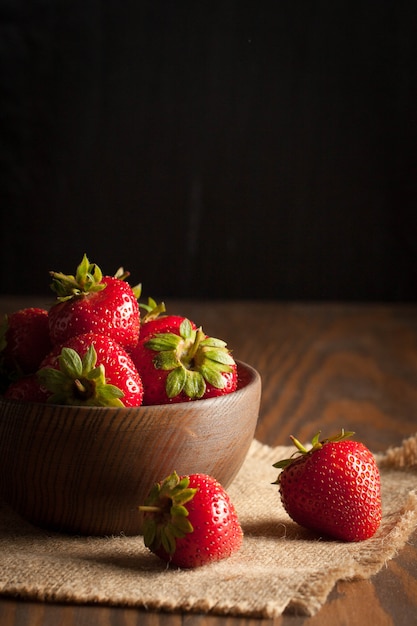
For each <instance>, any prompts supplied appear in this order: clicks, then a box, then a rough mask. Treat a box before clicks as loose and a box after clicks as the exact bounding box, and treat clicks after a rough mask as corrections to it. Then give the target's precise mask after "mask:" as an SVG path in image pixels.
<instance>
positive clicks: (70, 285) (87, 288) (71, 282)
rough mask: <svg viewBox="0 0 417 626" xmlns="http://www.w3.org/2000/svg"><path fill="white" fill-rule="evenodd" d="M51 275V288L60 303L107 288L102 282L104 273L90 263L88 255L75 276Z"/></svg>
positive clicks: (84, 257) (53, 273) (57, 273)
mask: <svg viewBox="0 0 417 626" xmlns="http://www.w3.org/2000/svg"><path fill="white" fill-rule="evenodd" d="M49 273H50V275H51V276H52V283H51V285H50V287H51V289H52V291H54V292H55V293H56V294H57V299H58V300H59V301H60V302H64V301H65V300H69V299H71V298H74V297H77V296H83V295H86V294H88V293H94V292H97V291H102V290H103V289H104V288H105V287H106V284H105V283H103V282H102V279H103V273H102V271H101V269H100V268H99V266H98V265H96V264H95V263H90V261H89V260H88V257H87V255H86V254H84V256H83V258H82V261H81V263H80V264H79V265H78V267H77V270H76V273H75V276H73V275H72V274H63V273H62V272H49Z"/></svg>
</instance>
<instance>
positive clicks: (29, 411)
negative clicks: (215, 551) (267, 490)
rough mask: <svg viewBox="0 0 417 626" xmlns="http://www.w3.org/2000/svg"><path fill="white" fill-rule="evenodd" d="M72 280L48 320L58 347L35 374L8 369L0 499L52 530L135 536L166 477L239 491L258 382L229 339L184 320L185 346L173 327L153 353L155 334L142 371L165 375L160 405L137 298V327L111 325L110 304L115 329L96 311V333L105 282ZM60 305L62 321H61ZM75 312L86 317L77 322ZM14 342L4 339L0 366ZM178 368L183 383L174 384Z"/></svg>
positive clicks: (49, 348) (86, 273)
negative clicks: (208, 480) (198, 478)
mask: <svg viewBox="0 0 417 626" xmlns="http://www.w3.org/2000/svg"><path fill="white" fill-rule="evenodd" d="M56 277H57V276H56V273H54V278H55V279H56ZM59 277H60V279H61V278H62V276H61V275H60V276H59ZM73 278H74V281H71V280H70V281H69V282H70V283H71V284H72V289H73V290H74V293H72V295H71V294H70V293H69V294H68V293H65V294H63V293H62V291H61V292H60V294H61V295H60V296H59V297H60V298H63V299H62V300H60V301H59V304H58V305H57V304H54V305H53V306H52V307H51V309H50V311H49V315H50V312H51V311H52V310H53V321H50V325H49V327H50V343H49V340H48V341H47V342H46V347H45V351H46V354H44V355H43V357H42V358H40V357H39V358H38V359H37V361H36V363H37V364H36V366H35V367H34V368H33V370H34V371H25V372H24V373H22V372H20V373H18V372H17V371H12V370H10V368H8V366H7V368H6V365H7V364H6V365H5V364H4V362H3V370H2V381H3V386H2V391H1V393H2V395H1V396H0V415H1V419H0V499H3V500H4V501H6V502H7V503H9V504H10V505H11V506H12V507H13V508H14V509H15V510H16V511H18V512H19V513H20V514H21V515H22V516H24V517H25V518H27V519H28V520H30V521H31V522H32V523H34V524H37V525H40V526H43V527H47V528H51V529H54V530H58V531H63V532H70V533H79V534H91V535H110V534H119V533H125V534H126V535H132V534H138V533H139V532H140V530H141V525H142V520H141V514H140V513H139V512H138V505H139V504H140V503H143V501H144V500H145V498H146V496H147V494H148V493H149V490H150V489H151V487H152V485H153V484H154V483H155V482H157V481H159V480H162V479H163V478H164V477H165V476H168V475H170V474H172V473H173V472H178V474H179V475H190V474H206V475H210V476H212V477H213V478H215V479H216V480H217V481H218V482H219V483H220V484H221V485H223V487H225V488H227V486H228V485H229V484H230V483H231V482H232V480H233V479H234V477H235V476H236V474H237V472H238V471H239V469H240V467H241V465H242V463H243V461H244V459H245V457H246V454H247V452H248V449H249V446H250V444H251V442H252V439H253V436H254V432H255V428H256V424H257V419H258V413H259V405H260V396H261V380H260V376H259V374H258V372H256V370H254V369H253V368H252V367H250V366H249V365H247V364H245V363H243V362H240V361H236V360H235V359H234V358H232V356H231V353H230V352H229V351H228V349H227V348H226V344H225V343H224V342H222V341H219V340H217V339H216V340H212V339H211V338H209V337H207V336H206V335H205V334H204V333H203V332H202V330H201V329H198V328H197V326H196V324H194V323H193V322H192V321H191V320H187V321H185V322H184V318H182V320H181V322H180V323H179V324H178V330H177V331H175V332H178V334H177V335H176V336H177V339H175V338H174V339H173V338H172V336H171V337H166V335H169V334H171V335H172V332H170V331H172V330H173V327H172V326H170V328H169V329H168V327H165V331H164V332H165V340H167V341H168V344H167V348H166V351H165V350H164V349H162V350H161V349H160V350H154V348H155V345H156V344H155V339H156V340H157V341H156V343H157V344H158V341H160V340H163V337H157V338H155V334H153V335H152V337H150V336H149V337H148V340H147V342H150V343H148V346H147V348H146V350H148V351H150V352H149V354H152V355H153V357H152V359H149V358H148V356H149V355H147V359H146V369H147V371H148V374H149V371H152V370H150V368H151V366H152V367H153V366H154V365H155V366H156V367H155V371H154V372H153V375H154V377H155V380H156V378H158V375H159V374H163V376H162V377H161V378H162V379H163V385H159V392H158V393H159V394H160V395H159V397H158V401H157V403H156V402H153V403H147V404H145V403H144V398H145V394H146V390H147V387H148V386H149V385H150V384H153V383H149V382H146V383H145V381H146V380H147V377H146V376H144V377H143V380H142V376H141V373H140V370H141V362H140V359H139V357H138V351H137V350H136V346H137V345H138V342H139V337H140V334H141V331H142V328H144V327H145V324H146V322H145V321H143V320H140V314H139V312H138V310H136V307H135V305H134V303H133V301H132V298H131V294H130V291H129V289H127V288H126V287H124V288H123V289H124V293H125V296H124V298H125V301H126V303H127V304H128V307H127V308H128V310H129V312H132V311H133V312H134V311H135V310H136V314H135V315H136V320H133V319H130V317H129V315H130V313H129V315H127V316H126V317H124V318H123V319H124V321H123V322H120V319H121V316H120V314H116V315H114V316H113V317H112V316H111V315H110V314H109V310H110V308H111V299H109V300H107V303H106V306H105V309H106V311H107V313H106V315H108V320H107V323H105V324H102V323H100V319H99V318H100V316H99V315H98V316H97V313H96V312H94V315H95V321H94V324H92V325H89V321H88V315H87V313H86V311H88V310H90V309H91V310H93V311H94V309H95V302H97V303H99V305H100V306H101V303H102V302H103V298H104V293H105V290H106V289H107V283H109V281H108V279H107V278H106V277H105V276H104V277H103V275H102V274H101V272H99V271H97V268H96V266H95V265H94V264H90V263H89V261H88V259H86V257H85V258H84V259H83V261H82V263H81V264H80V266H79V268H78V269H77V272H76V274H75V275H74V277H73ZM116 280H121V281H125V277H121V278H117V279H116ZM80 281H81V282H85V283H94V281H98V285H100V284H103V285H104V286H103V287H101V288H97V289H96V288H94V289H93V290H92V291H91V290H90V291H89V290H87V291H86V292H85V291H84V290H83V289H81V288H79V287H76V286H75V283H76V282H78V283H79V282H80ZM111 282H112V290H113V287H114V281H111ZM98 285H96V287H97V286H98ZM116 291H117V290H116ZM109 293H110V291H109ZM119 293H120V292H119ZM96 294H100V298H98V297H97V296H96ZM119 302H120V299H119ZM61 303H63V304H68V306H66V307H64V306H60V304H61ZM57 306H58V307H59V309H60V310H61V311H62V312H63V313H62V314H63V316H66V318H65V319H63V320H60V319H59V315H57V311H58V309H56V308H55V307H57ZM77 307H78V308H79V311H81V313H80V315H78V314H74V310H75V309H77ZM103 315H104V313H103ZM122 317H123V315H122ZM169 317H170V316H168V315H167V316H166V318H169ZM79 319H80V320H81V322H82V323H80V325H77V324H78V321H77V320H79ZM112 319H113V320H114V324H115V325H116V326H117V328H116V333H114V332H113V325H114V324H113V322H112V321H111V320H112ZM161 319H162V317H161ZM167 321H168V322H169V320H167V319H165V322H167ZM158 324H161V323H160V322H158ZM162 326H163V325H162ZM162 326H160V328H162ZM6 327H7V320H6ZM121 328H124V329H125V330H126V332H122V331H121ZM150 328H151V327H148V329H150ZM57 329H60V332H58V330H57ZM69 329H70V330H69ZM71 329H72V330H71ZM74 329H75V330H74ZM64 331H65V333H64ZM146 332H147V331H146ZM146 332H145V330H144V337H145V335H146ZM66 333H68V334H66ZM181 333H182V335H184V336H182V335H181ZM174 334H175V333H174ZM64 335H65V336H64ZM135 335H136V340H135V339H134V337H135ZM7 336H8V335H7V332H6V333H4V334H3V338H4V340H3V342H2V344H1V350H0V361H1V355H2V352H3V351H4V350H5V346H7ZM118 337H119V338H120V337H121V343H120V339H118ZM172 341H174V343H177V344H178V345H179V344H181V345H183V347H184V350H183V351H182V352H183V354H182V357H181V358H178V359H177V356H175V355H174V354H173V353H172V345H171V343H170V342H172ZM50 344H51V345H50ZM185 346H187V350H185ZM157 347H158V346H157ZM159 348H161V345H160V344H159ZM162 348H164V344H162ZM193 350H194V351H195V358H194V357H193V354H192V353H193ZM201 350H203V352H201ZM170 351H171V355H170V354H168V352H170ZM161 352H162V353H163V354H162V356H161ZM197 353H198V356H197ZM184 358H185V361H184ZM138 359H139V360H138ZM175 359H177V361H175ZM216 359H217V360H216ZM174 361H175V363H174ZM168 363H170V364H171V366H172V365H173V364H174V367H171V366H170V367H169V368H168V366H167V364H168ZM152 364H153V365H152ZM160 365H162V367H160ZM0 367H2V365H1V363H0ZM5 369H7V371H5ZM175 369H176V370H177V372H176V374H174V375H173V376H171V378H173V379H175V385H173V386H172V385H171V386H170V385H169V384H168V385H167V378H168V377H169V375H170V373H171V372H172V371H173V370H175ZM184 370H185V371H184ZM189 372H191V374H189ZM184 373H185V376H184ZM189 378H190V379H192V380H194V381H197V382H196V384H192V383H190V380H188V379H189ZM155 384H156V383H155ZM162 389H164V390H165V391H167V393H166V395H165V396H163V395H161V394H162ZM175 390H176V391H177V393H175ZM173 394H174V395H173ZM190 394H191V395H190ZM176 395H178V396H179V397H178V398H177V397H176Z"/></svg>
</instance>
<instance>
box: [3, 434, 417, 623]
mask: <svg viewBox="0 0 417 626" xmlns="http://www.w3.org/2000/svg"><path fill="white" fill-rule="evenodd" d="M289 452H292V450H291V451H290V450H289V449H288V448H286V447H278V448H275V449H273V448H270V447H267V446H264V445H262V444H260V443H259V442H258V441H253V443H252V446H251V449H250V452H249V454H248V456H247V459H246V461H245V463H244V465H243V467H242V469H241V471H240V473H239V475H238V476H237V478H236V479H235V481H234V482H233V485H232V486H231V487H230V489H229V492H230V494H231V497H232V499H233V501H234V503H235V506H236V508H237V510H238V514H239V517H240V520H241V524H242V527H243V530H244V533H245V538H244V543H243V547H242V549H241V550H240V551H239V552H238V553H237V554H235V555H234V556H232V557H231V558H230V559H227V560H225V561H221V562H219V563H215V564H212V565H209V566H205V567H202V568H200V569H196V570H188V571H186V570H182V571H181V570H171V569H166V567H165V564H163V563H162V561H159V560H158V559H157V558H156V557H154V556H153V555H152V554H150V553H149V552H148V551H147V550H146V549H145V548H144V547H143V543H142V538H141V537H125V536H117V537H108V538H97V537H95V538H93V537H76V536H65V535H59V534H53V533H50V532H46V531H43V530H39V529H38V528H35V527H33V526H32V525H30V524H29V523H27V522H25V521H24V520H22V519H21V518H19V517H18V516H17V515H16V514H15V513H14V512H12V511H11V510H10V509H9V508H8V507H6V506H5V505H2V506H0V593H1V594H2V595H7V596H16V597H20V598H27V599H38V600H43V601H51V602H53V601H59V602H68V603H97V604H103V605H104V604H105V605H114V606H117V605H118V606H137V607H145V608H148V609H153V610H164V611H199V612H212V613H217V614H229V615H239V616H251V617H277V616H279V615H280V614H281V613H283V612H284V611H286V610H287V611H289V610H294V609H295V610H297V611H298V612H300V613H304V614H306V615H313V614H314V613H316V612H317V611H318V609H319V608H320V607H321V606H322V604H323V603H324V602H325V600H326V598H327V596H328V594H329V592H330V591H331V589H332V587H333V586H334V584H335V583H336V581H338V580H340V579H355V578H367V577H370V576H371V575H373V574H375V573H376V572H377V571H378V570H379V569H380V568H381V567H382V566H383V565H384V564H385V563H386V561H387V560H388V559H390V558H392V557H393V556H395V554H396V553H397V552H398V551H399V550H400V549H401V547H402V546H403V545H404V544H405V542H406V541H407V540H408V538H409V537H410V535H411V533H412V532H413V530H414V529H415V528H416V524H417V489H416V487H417V483H416V477H417V435H416V436H415V437H412V438H410V439H408V440H406V441H404V443H403V445H402V446H401V447H399V448H394V449H390V450H388V451H387V452H386V453H385V454H381V455H378V456H377V461H378V463H379V466H380V469H381V476H382V496H383V520H382V525H381V527H380V529H379V530H378V533H377V534H376V536H374V537H373V538H372V539H369V540H368V541H366V542H362V543H357V544H344V543H340V542H337V541H329V540H324V539H320V538H318V537H316V536H313V535H312V534H310V533H309V532H307V531H306V530H303V529H302V528H300V527H298V526H297V525H296V524H294V523H293V522H292V521H291V520H290V519H289V518H288V517H287V515H286V513H285V511H284V510H283V508H282V506H281V503H280V499H279V495H278V492H277V486H276V485H272V484H271V483H272V481H274V480H275V478H276V476H277V473H276V470H275V469H274V468H273V467H272V463H273V462H275V461H277V460H278V459H280V458H285V457H287V456H288V453H289Z"/></svg>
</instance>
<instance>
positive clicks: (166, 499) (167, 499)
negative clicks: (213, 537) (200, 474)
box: [138, 471, 198, 555]
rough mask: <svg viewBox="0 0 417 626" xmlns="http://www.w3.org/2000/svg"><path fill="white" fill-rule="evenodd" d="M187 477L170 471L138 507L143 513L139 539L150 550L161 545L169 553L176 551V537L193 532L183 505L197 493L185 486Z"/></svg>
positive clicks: (195, 489) (188, 481)
mask: <svg viewBox="0 0 417 626" xmlns="http://www.w3.org/2000/svg"><path fill="white" fill-rule="evenodd" d="M189 484H190V479H189V477H188V476H183V477H181V478H180V477H179V476H178V474H177V473H176V472H175V471H174V472H173V473H172V474H170V475H169V476H167V477H166V478H165V479H164V480H163V481H162V482H159V483H155V484H154V486H153V487H152V489H151V491H150V493H149V496H148V497H147V499H146V500H145V503H144V504H143V505H141V506H139V507H138V509H139V511H141V512H142V513H144V522H143V528H142V532H143V538H144V543H145V546H146V547H147V548H149V549H151V550H158V549H160V548H163V549H164V550H165V551H166V552H167V553H168V554H169V555H173V554H174V552H175V550H176V543H177V539H182V538H183V537H185V535H186V534H188V533H191V532H193V530H194V528H193V526H192V524H191V523H190V521H189V520H188V519H187V518H188V515H189V513H188V510H187V507H186V506H184V505H185V504H186V503H187V502H190V501H191V500H192V499H193V498H194V495H195V494H196V493H197V491H198V489H197V488H192V487H189Z"/></svg>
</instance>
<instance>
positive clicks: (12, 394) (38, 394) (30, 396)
mask: <svg viewBox="0 0 417 626" xmlns="http://www.w3.org/2000/svg"><path fill="white" fill-rule="evenodd" d="M50 395H51V394H50V393H49V392H48V390H47V389H45V387H42V386H41V385H40V383H39V380H38V377H37V376H36V374H28V375H27V376H22V378H18V379H17V380H15V381H13V382H12V383H10V385H9V386H8V388H7V389H6V391H5V392H4V397H5V398H7V399H8V400H20V401H21V402H46V401H47V399H48V397H49V396H50Z"/></svg>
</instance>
